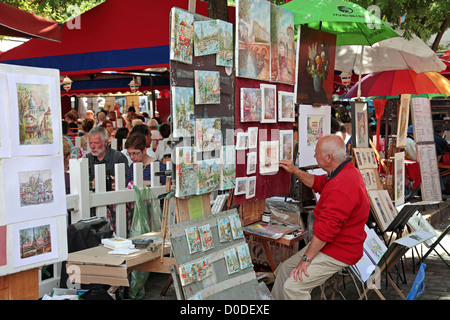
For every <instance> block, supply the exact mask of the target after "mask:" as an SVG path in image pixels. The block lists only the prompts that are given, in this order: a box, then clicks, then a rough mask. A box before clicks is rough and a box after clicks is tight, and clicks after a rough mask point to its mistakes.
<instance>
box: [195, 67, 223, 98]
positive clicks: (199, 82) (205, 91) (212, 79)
mask: <svg viewBox="0 0 450 320" xmlns="http://www.w3.org/2000/svg"><path fill="white" fill-rule="evenodd" d="M194 77H195V79H194V80H195V104H219V103H220V73H219V72H218V71H203V70H195V72H194Z"/></svg>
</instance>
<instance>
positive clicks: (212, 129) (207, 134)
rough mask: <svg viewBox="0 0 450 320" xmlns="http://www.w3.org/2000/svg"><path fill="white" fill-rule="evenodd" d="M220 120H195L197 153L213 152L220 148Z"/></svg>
mask: <svg viewBox="0 0 450 320" xmlns="http://www.w3.org/2000/svg"><path fill="white" fill-rule="evenodd" d="M220 129H221V125H220V119H217V118H197V119H195V147H196V148H197V152H205V151H213V150H217V149H220V148H221V146H222V132H221V131H220Z"/></svg>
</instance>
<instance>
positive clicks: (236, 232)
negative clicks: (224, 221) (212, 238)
mask: <svg viewBox="0 0 450 320" xmlns="http://www.w3.org/2000/svg"><path fill="white" fill-rule="evenodd" d="M230 225H231V234H232V235H233V239H234V240H236V239H241V238H244V231H242V224H241V218H240V217H239V215H238V214H233V215H231V216H230Z"/></svg>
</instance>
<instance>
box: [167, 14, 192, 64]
mask: <svg viewBox="0 0 450 320" xmlns="http://www.w3.org/2000/svg"><path fill="white" fill-rule="evenodd" d="M170 29H171V30H170V60H174V61H179V62H182V63H187V64H192V55H193V49H194V16H193V15H192V14H191V13H189V12H186V11H184V10H181V9H179V8H175V7H174V8H172V10H171V21H170Z"/></svg>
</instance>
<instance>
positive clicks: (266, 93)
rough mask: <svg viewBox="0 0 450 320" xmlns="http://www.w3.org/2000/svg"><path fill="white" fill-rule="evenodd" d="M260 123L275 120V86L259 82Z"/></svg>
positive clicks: (274, 121)
mask: <svg viewBox="0 0 450 320" xmlns="http://www.w3.org/2000/svg"><path fill="white" fill-rule="evenodd" d="M261 101H262V111H261V123H276V122H277V86H276V85H273V84H261Z"/></svg>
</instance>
